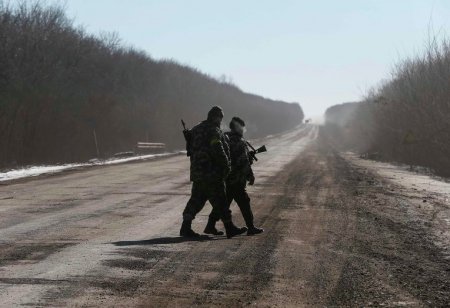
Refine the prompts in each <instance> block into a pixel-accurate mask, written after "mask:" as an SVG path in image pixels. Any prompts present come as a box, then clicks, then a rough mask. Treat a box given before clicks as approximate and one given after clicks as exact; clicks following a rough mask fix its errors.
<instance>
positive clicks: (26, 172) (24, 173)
mask: <svg viewBox="0 0 450 308" xmlns="http://www.w3.org/2000/svg"><path fill="white" fill-rule="evenodd" d="M181 153H186V152H185V151H180V152H174V153H162V154H148V155H140V156H131V157H125V158H112V159H108V160H96V161H93V162H89V163H76V164H64V165H50V166H31V167H26V168H21V169H13V170H9V171H6V172H0V182H3V181H10V180H17V179H21V178H26V177H33V176H38V175H42V174H49V173H57V172H61V171H67V170H70V169H75V168H80V167H92V166H106V165H115V164H123V163H127V162H132V161H139V160H147V159H152V158H157V157H164V156H169V155H175V154H181Z"/></svg>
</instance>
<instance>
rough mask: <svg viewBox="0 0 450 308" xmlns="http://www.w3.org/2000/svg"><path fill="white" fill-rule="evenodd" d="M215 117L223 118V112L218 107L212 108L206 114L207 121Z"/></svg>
mask: <svg viewBox="0 0 450 308" xmlns="http://www.w3.org/2000/svg"><path fill="white" fill-rule="evenodd" d="M217 117H220V118H223V110H222V108H220V107H219V106H214V107H212V108H211V110H210V111H209V112H208V119H209V120H211V119H214V118H217Z"/></svg>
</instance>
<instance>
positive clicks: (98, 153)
mask: <svg viewBox="0 0 450 308" xmlns="http://www.w3.org/2000/svg"><path fill="white" fill-rule="evenodd" d="M93 132H94V142H95V149H96V150H97V158H100V151H99V150H98V143H97V133H96V132H95V128H94V130H93Z"/></svg>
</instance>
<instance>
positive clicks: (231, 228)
mask: <svg viewBox="0 0 450 308" xmlns="http://www.w3.org/2000/svg"><path fill="white" fill-rule="evenodd" d="M224 226H225V232H226V233H227V238H232V237H233V236H236V235H240V234H242V233H245V232H246V231H247V227H242V228H238V227H236V226H235V225H234V224H233V222H231V221H230V222H227V223H224Z"/></svg>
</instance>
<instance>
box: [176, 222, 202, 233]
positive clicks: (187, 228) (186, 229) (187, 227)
mask: <svg viewBox="0 0 450 308" xmlns="http://www.w3.org/2000/svg"><path fill="white" fill-rule="evenodd" d="M180 236H182V237H200V234H198V233H196V232H195V231H194V230H192V220H183V224H182V225H181V229H180Z"/></svg>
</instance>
